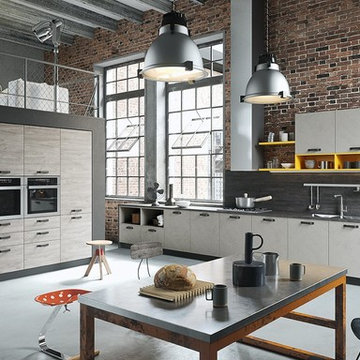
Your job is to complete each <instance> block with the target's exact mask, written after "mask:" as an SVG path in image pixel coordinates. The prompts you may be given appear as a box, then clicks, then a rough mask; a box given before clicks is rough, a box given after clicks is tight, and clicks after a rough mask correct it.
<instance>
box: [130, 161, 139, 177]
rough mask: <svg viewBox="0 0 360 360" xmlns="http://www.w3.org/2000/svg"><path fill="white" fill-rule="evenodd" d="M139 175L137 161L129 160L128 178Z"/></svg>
mask: <svg viewBox="0 0 360 360" xmlns="http://www.w3.org/2000/svg"><path fill="white" fill-rule="evenodd" d="M138 175H139V159H138V158H129V176H138Z"/></svg>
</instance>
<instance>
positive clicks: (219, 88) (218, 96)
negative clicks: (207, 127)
mask: <svg viewBox="0 0 360 360" xmlns="http://www.w3.org/2000/svg"><path fill="white" fill-rule="evenodd" d="M223 98H224V94H223V85H222V84H219V85H214V86H213V87H212V106H222V105H223Z"/></svg>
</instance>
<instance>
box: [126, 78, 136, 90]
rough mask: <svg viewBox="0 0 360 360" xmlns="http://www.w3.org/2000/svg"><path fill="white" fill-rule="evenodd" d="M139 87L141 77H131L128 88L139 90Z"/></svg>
mask: <svg viewBox="0 0 360 360" xmlns="http://www.w3.org/2000/svg"><path fill="white" fill-rule="evenodd" d="M138 88H139V79H138V78H134V79H129V83H128V90H129V91H134V90H137V89H138Z"/></svg>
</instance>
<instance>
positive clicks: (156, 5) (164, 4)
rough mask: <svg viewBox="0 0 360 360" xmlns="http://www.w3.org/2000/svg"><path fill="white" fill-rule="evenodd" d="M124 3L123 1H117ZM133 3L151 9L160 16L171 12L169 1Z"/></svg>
mask: <svg viewBox="0 0 360 360" xmlns="http://www.w3.org/2000/svg"><path fill="white" fill-rule="evenodd" d="M118 1H124V0H118ZM134 1H135V2H137V3H139V4H143V5H147V6H149V7H151V8H152V9H153V10H156V11H158V12H160V13H162V14H165V13H167V12H170V11H171V10H172V2H171V1H169V0H134Z"/></svg>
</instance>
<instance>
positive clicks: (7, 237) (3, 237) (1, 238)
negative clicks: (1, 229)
mask: <svg viewBox="0 0 360 360" xmlns="http://www.w3.org/2000/svg"><path fill="white" fill-rule="evenodd" d="M10 238H11V235H8V236H2V237H0V240H6V239H10Z"/></svg>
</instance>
